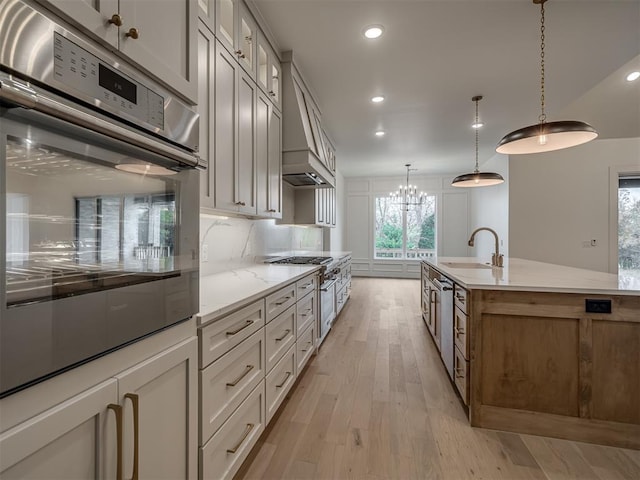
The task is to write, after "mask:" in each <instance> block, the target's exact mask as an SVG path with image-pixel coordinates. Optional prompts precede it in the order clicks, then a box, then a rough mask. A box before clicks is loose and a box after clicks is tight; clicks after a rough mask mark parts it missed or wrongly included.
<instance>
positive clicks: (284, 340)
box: [265, 305, 296, 372]
mask: <svg viewBox="0 0 640 480" xmlns="http://www.w3.org/2000/svg"><path fill="white" fill-rule="evenodd" d="M295 329H296V307H295V305H292V306H291V307H289V309H287V310H286V311H285V312H283V313H282V314H281V315H280V316H278V318H276V319H275V320H273V321H272V322H271V323H269V324H267V327H266V328H265V341H266V351H267V362H266V363H267V370H266V371H267V372H269V371H270V370H271V369H272V368H273V366H274V365H275V364H276V363H278V360H280V358H282V356H283V355H284V352H286V351H287V349H288V348H289V347H290V346H291V345H293V343H294V342H295V341H296V330H295Z"/></svg>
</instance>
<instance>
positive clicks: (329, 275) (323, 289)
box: [269, 256, 340, 344]
mask: <svg viewBox="0 0 640 480" xmlns="http://www.w3.org/2000/svg"><path fill="white" fill-rule="evenodd" d="M269 263H277V264H288V265H321V269H320V299H319V302H318V303H319V305H318V309H319V312H320V315H319V322H320V324H319V325H318V334H319V335H318V339H319V344H320V343H322V341H323V340H324V339H325V337H326V336H327V334H328V333H329V330H330V329H331V325H332V324H333V321H334V320H335V318H336V309H337V306H336V281H337V278H338V275H339V274H340V268H339V267H338V261H336V260H335V259H334V258H333V257H322V256H318V257H314V256H294V257H285V258H280V259H278V260H275V261H271V262H269Z"/></svg>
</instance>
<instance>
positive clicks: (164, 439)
mask: <svg viewBox="0 0 640 480" xmlns="http://www.w3.org/2000/svg"><path fill="white" fill-rule="evenodd" d="M197 364H198V346H197V341H196V338H195V337H193V338H191V339H189V340H187V341H185V342H182V343H180V344H178V345H176V346H174V347H172V348H170V349H168V350H166V351H164V352H162V353H160V354H158V355H156V356H154V357H152V358H150V359H149V360H146V361H144V362H142V363H140V364H139V365H136V366H134V367H132V368H130V369H129V370H127V371H125V372H123V373H121V374H120V375H118V376H117V377H116V378H117V379H118V390H119V392H118V393H119V401H120V405H121V406H122V413H123V431H122V443H123V459H122V460H123V470H124V476H125V477H126V478H128V477H132V478H138V477H139V478H153V479H167V480H170V479H177V478H193V479H195V478H196V471H197V470H196V469H197V465H196V451H197V450H196V449H197V436H196V431H197V428H198V427H197V426H198V410H197V401H196V399H197V393H198V380H197V372H198V367H197ZM136 472H137V476H136Z"/></svg>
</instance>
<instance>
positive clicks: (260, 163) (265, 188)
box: [256, 93, 271, 217]
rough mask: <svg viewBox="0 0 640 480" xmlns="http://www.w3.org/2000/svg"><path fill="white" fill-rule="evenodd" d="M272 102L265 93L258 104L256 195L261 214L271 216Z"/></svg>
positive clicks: (261, 95) (260, 94)
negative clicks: (270, 132) (270, 129)
mask: <svg viewBox="0 0 640 480" xmlns="http://www.w3.org/2000/svg"><path fill="white" fill-rule="evenodd" d="M270 104H271V102H270V101H269V100H268V99H267V97H266V95H264V94H263V93H259V94H258V100H257V104H256V197H257V200H256V201H257V207H258V208H257V211H258V215H259V216H265V217H269V216H271V212H270V211H269V209H270V207H269V180H270V179H269V152H270V145H269V143H270V135H269V113H270V112H269V111H270V110H271V106H270Z"/></svg>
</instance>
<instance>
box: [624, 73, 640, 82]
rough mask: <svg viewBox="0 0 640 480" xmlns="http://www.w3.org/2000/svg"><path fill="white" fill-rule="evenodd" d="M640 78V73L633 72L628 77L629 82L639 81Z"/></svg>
mask: <svg viewBox="0 0 640 480" xmlns="http://www.w3.org/2000/svg"><path fill="white" fill-rule="evenodd" d="M639 78H640V72H631V73H630V74H629V75H627V82H633V81H634V80H637V79H639Z"/></svg>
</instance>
